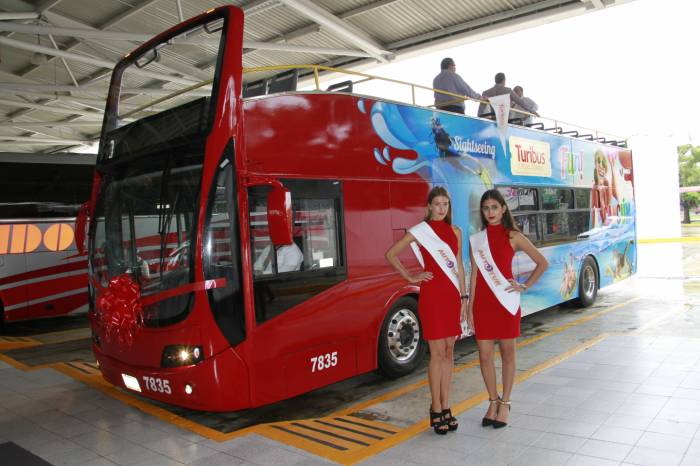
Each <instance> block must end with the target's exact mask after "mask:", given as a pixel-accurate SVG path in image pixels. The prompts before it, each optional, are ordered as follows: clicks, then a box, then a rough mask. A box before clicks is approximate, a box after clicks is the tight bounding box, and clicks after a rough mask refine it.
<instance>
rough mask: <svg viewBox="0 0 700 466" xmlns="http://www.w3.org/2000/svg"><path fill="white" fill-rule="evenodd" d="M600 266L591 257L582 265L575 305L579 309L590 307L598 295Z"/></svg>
mask: <svg viewBox="0 0 700 466" xmlns="http://www.w3.org/2000/svg"><path fill="white" fill-rule="evenodd" d="M599 286H600V284H599V283H598V266H597V265H596V262H595V260H593V258H592V257H591V256H588V257H586V258H585V259H584V260H583V264H581V272H580V273H579V276H578V298H576V299H575V300H574V303H575V304H576V306H578V307H589V306H592V305H593V303H594V302H595V298H596V296H597V295H598V287H599Z"/></svg>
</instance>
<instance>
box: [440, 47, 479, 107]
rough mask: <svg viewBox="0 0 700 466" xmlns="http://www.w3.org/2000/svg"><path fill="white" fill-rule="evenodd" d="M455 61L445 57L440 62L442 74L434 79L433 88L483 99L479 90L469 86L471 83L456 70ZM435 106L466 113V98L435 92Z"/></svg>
mask: <svg viewBox="0 0 700 466" xmlns="http://www.w3.org/2000/svg"><path fill="white" fill-rule="evenodd" d="M455 69H456V66H455V61H454V60H453V59H451V58H443V59H442V62H440V70H441V71H440V74H438V75H437V76H435V79H433V89H438V90H441V91H446V92H451V93H452V94H459V95H464V96H467V97H471V98H472V99H481V96H480V95H479V93H478V92H474V90H473V89H472V88H471V87H469V84H467V83H465V82H464V80H463V79H462V78H461V76H460V75H458V74H457V73H456V72H455ZM435 107H436V108H438V109H440V110H447V111H448V112H453V113H461V114H462V115H464V100H461V99H459V98H458V97H455V96H451V95H447V94H441V93H439V92H435Z"/></svg>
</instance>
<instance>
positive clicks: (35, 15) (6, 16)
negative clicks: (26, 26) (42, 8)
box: [0, 11, 39, 21]
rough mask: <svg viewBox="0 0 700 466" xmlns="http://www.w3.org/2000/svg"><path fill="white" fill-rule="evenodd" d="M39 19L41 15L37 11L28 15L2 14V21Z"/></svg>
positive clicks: (0, 16) (0, 19)
mask: <svg viewBox="0 0 700 466" xmlns="http://www.w3.org/2000/svg"><path fill="white" fill-rule="evenodd" d="M37 18H39V13H37V12H36V11H31V12H28V13H0V21H4V20H13V19H37Z"/></svg>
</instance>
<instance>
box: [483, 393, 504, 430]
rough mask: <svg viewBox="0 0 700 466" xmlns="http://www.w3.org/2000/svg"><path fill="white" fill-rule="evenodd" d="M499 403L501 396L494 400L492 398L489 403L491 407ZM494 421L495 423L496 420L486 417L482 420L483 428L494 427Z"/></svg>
mask: <svg viewBox="0 0 700 466" xmlns="http://www.w3.org/2000/svg"><path fill="white" fill-rule="evenodd" d="M497 401H501V397H500V396H499V397H498V398H495V399H493V400H492V399H491V398H489V403H490V404H489V407H491V404H493V403H496V402H497ZM494 421H495V419H491V418H489V417H486V416H484V418H483V419H482V420H481V427H488V426H491V425H493V422H494Z"/></svg>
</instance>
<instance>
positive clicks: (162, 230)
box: [157, 158, 177, 280]
mask: <svg viewBox="0 0 700 466" xmlns="http://www.w3.org/2000/svg"><path fill="white" fill-rule="evenodd" d="M170 165H171V160H170V158H168V159H167V161H166V163H165V167H164V168H163V173H162V174H161V178H160V199H159V200H158V206H157V207H158V235H160V256H159V260H158V264H159V266H158V273H159V275H160V279H161V280H163V268H164V265H165V246H166V244H167V235H168V230H169V229H170V221H171V220H172V218H173V212H174V211H175V205H174V203H173V205H170V202H169V199H168V194H169V192H168V191H169V190H168V188H169V184H170V171H171V166H170ZM176 200H177V197H176Z"/></svg>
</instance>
